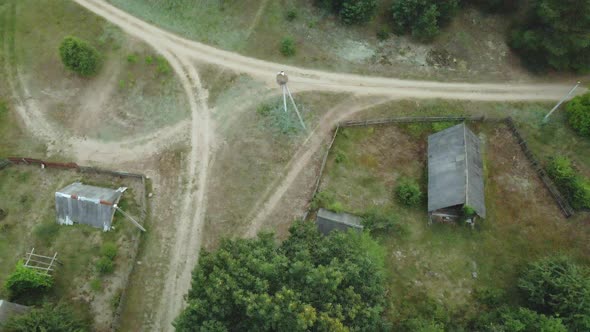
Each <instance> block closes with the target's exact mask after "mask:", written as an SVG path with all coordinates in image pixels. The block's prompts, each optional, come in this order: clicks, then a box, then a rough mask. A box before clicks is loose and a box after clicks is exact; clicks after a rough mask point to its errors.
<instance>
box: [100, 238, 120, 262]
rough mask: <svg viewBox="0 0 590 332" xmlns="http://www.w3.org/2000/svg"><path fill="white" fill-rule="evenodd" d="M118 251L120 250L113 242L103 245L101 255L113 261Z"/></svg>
mask: <svg viewBox="0 0 590 332" xmlns="http://www.w3.org/2000/svg"><path fill="white" fill-rule="evenodd" d="M117 251H118V248H117V245H116V244H114V243H112V242H107V243H105V244H103V246H102V249H101V251H100V253H101V255H102V256H103V257H106V258H108V259H110V260H113V259H115V257H116V256H117Z"/></svg>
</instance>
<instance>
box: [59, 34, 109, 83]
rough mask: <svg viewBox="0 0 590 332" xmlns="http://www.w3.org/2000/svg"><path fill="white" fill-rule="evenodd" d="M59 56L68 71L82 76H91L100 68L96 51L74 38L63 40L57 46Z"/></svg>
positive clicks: (99, 60)
mask: <svg viewBox="0 0 590 332" xmlns="http://www.w3.org/2000/svg"><path fill="white" fill-rule="evenodd" d="M59 55H60V57H61V61H62V62H63V64H64V65H65V66H66V67H67V68H68V69H70V70H72V71H74V72H76V73H78V74H80V75H82V76H92V75H94V74H96V73H97V72H98V69H99V68H100V64H101V59H100V54H99V53H98V51H97V50H96V49H95V48H94V47H92V46H91V45H90V44H88V43H87V42H85V41H83V40H81V39H78V38H76V37H71V36H68V37H65V38H64V40H63V41H62V42H61V45H60V46H59Z"/></svg>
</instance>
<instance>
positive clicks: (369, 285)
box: [174, 222, 385, 331]
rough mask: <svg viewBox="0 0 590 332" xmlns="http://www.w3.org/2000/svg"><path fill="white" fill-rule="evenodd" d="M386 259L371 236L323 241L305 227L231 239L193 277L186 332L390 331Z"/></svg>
mask: <svg viewBox="0 0 590 332" xmlns="http://www.w3.org/2000/svg"><path fill="white" fill-rule="evenodd" d="M384 294H385V289H384V254H383V252H382V249H381V247H380V246H379V245H378V244H377V243H376V242H374V240H372V239H371V237H370V236H369V235H368V234H366V233H360V234H359V233H353V232H350V233H342V232H333V233H332V234H331V235H330V236H327V237H323V236H321V235H320V234H319V232H318V231H317V230H316V228H315V224H314V223H307V222H298V223H296V224H295V225H294V226H293V227H292V228H291V229H290V237H289V238H288V239H287V240H285V241H284V242H283V243H282V244H280V245H278V244H277V243H276V242H275V240H274V238H273V236H272V235H270V234H263V235H260V236H259V237H258V238H257V239H237V240H225V241H223V243H222V244H221V246H220V248H219V249H217V250H216V251H215V252H212V253H204V254H203V255H202V256H201V258H200V261H199V266H198V267H197V268H196V269H195V271H194V272H193V281H192V288H191V290H190V292H189V294H188V297H187V300H188V306H187V308H186V309H185V310H184V312H183V313H182V314H181V315H180V316H179V317H178V318H177V319H176V321H175V322H174V326H175V327H176V329H177V330H178V331H347V330H349V329H350V330H365V331H379V330H382V329H384V328H385V323H384V321H383V319H382V317H381V316H382V312H383V309H384V302H385V299H384V296H385V295H384Z"/></svg>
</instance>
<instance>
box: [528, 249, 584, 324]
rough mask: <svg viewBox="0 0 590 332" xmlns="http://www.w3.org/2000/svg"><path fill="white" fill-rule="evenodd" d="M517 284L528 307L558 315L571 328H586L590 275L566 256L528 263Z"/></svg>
mask: <svg viewBox="0 0 590 332" xmlns="http://www.w3.org/2000/svg"><path fill="white" fill-rule="evenodd" d="M518 287H519V288H520V289H521V290H522V292H523V294H524V298H525V300H526V303H527V306H528V307H530V308H531V309H534V310H536V311H538V312H540V313H543V314H547V315H559V317H561V318H562V319H563V321H564V322H565V323H566V324H567V325H569V326H570V328H571V329H573V330H576V331H589V330H590V277H589V275H588V271H587V270H586V269H585V268H583V267H580V266H578V265H577V264H575V263H573V262H572V261H571V260H570V259H569V258H567V257H564V256H554V257H548V258H545V259H541V260H539V261H537V262H535V263H532V264H531V265H529V266H528V268H526V269H525V271H524V273H523V275H522V276H521V277H520V279H519V280H518Z"/></svg>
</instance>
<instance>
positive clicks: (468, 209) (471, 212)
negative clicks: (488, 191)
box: [463, 205, 476, 218]
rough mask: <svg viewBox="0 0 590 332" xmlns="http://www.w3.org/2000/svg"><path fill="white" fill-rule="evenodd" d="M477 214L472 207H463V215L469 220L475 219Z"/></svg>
mask: <svg viewBox="0 0 590 332" xmlns="http://www.w3.org/2000/svg"><path fill="white" fill-rule="evenodd" d="M475 213H476V212H475V209H474V208H472V207H471V206H469V205H464V206H463V215H464V216H465V217H467V218H469V217H473V216H474V215H475Z"/></svg>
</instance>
